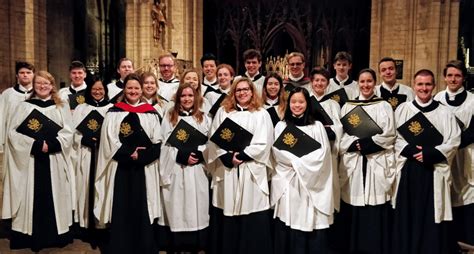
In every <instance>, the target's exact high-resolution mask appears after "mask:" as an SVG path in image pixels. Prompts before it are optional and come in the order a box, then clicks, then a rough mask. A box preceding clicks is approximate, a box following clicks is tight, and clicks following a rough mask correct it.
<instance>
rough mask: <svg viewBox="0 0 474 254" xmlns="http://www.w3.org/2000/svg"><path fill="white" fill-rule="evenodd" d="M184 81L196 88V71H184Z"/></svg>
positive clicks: (197, 83)
mask: <svg viewBox="0 0 474 254" xmlns="http://www.w3.org/2000/svg"><path fill="white" fill-rule="evenodd" d="M184 83H185V84H186V83H189V84H191V86H192V87H193V88H194V89H195V90H198V86H199V75H198V74H197V73H196V72H188V73H186V76H184Z"/></svg>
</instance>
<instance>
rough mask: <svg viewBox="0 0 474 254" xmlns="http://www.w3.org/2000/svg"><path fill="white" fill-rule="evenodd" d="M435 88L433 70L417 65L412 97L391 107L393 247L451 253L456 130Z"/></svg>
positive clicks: (406, 250) (402, 251)
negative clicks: (393, 125)
mask: <svg viewBox="0 0 474 254" xmlns="http://www.w3.org/2000/svg"><path fill="white" fill-rule="evenodd" d="M434 88H435V79H434V74H433V72H431V71H430V70H427V69H422V70H419V71H418V72H416V73H415V76H414V81H413V90H414V91H415V95H416V97H415V99H414V100H413V101H411V102H405V103H403V104H401V105H400V106H399V107H398V108H397V110H396V111H395V120H396V123H397V130H398V135H397V140H396V143H395V149H396V155H397V157H396V159H397V160H396V161H397V183H398V184H397V185H396V186H395V187H396V188H395V190H394V194H395V197H394V201H395V202H394V204H395V212H394V232H393V233H394V235H393V236H394V241H393V253H451V252H450V251H452V247H453V246H452V244H454V243H451V242H450V240H449V238H450V237H449V236H448V228H449V227H450V226H451V225H450V224H449V222H448V221H451V220H452V219H453V217H452V209H451V191H450V190H451V165H452V162H453V158H454V156H455V154H456V149H457V148H458V146H459V144H460V140H461V138H460V136H461V130H460V128H459V126H458V123H457V122H456V118H455V116H454V115H453V114H452V113H451V112H450V110H449V109H448V108H447V107H446V106H444V105H441V104H440V103H439V102H437V101H435V100H433V98H432V92H433V89H434ZM404 126H408V128H404ZM406 130H408V132H407V131H406Z"/></svg>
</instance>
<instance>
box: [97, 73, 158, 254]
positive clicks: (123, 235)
mask: <svg viewBox="0 0 474 254" xmlns="http://www.w3.org/2000/svg"><path fill="white" fill-rule="evenodd" d="M124 82H125V86H124V94H123V96H122V97H121V98H119V102H118V103H117V104H115V105H114V106H113V107H112V108H110V109H109V111H108V112H107V114H106V115H105V119H104V123H103V126H102V131H101V137H100V146H99V155H98V162H97V173H96V181H95V187H96V192H97V194H96V202H95V208H94V215H95V217H96V218H97V219H98V221H99V224H100V225H101V226H102V225H106V224H109V225H110V242H109V248H108V252H109V253H134V252H136V253H155V252H156V251H157V250H156V248H155V242H154V230H153V223H154V221H155V220H156V219H157V218H158V217H160V216H161V214H162V210H161V209H162V208H161V199H160V196H161V194H160V188H159V183H160V179H159V171H158V166H159V161H158V158H159V156H160V145H161V128H160V120H159V116H158V113H157V112H156V110H155V109H154V108H153V106H151V105H150V104H148V103H146V102H145V99H144V98H143V97H142V94H143V84H142V83H141V79H140V77H139V76H138V75H136V74H130V75H128V76H127V77H126V78H125V80H124Z"/></svg>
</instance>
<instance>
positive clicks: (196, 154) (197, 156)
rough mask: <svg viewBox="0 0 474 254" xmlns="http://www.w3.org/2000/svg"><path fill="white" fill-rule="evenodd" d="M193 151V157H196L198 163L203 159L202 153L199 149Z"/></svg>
mask: <svg viewBox="0 0 474 254" xmlns="http://www.w3.org/2000/svg"><path fill="white" fill-rule="evenodd" d="M193 153H194V155H193V157H194V158H196V159H198V162H197V163H196V164H199V163H201V162H203V161H204V155H203V154H202V152H201V151H199V150H196V151H194V152H193Z"/></svg>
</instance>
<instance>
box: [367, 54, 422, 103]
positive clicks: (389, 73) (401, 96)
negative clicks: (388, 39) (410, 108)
mask: <svg viewBox="0 0 474 254" xmlns="http://www.w3.org/2000/svg"><path fill="white" fill-rule="evenodd" d="M379 75H380V77H381V78H382V83H380V84H379V85H378V86H377V87H376V90H375V95H377V96H378V97H380V98H382V99H384V100H385V101H387V102H388V103H390V105H391V106H392V108H393V110H394V111H395V109H396V108H397V107H398V106H399V105H400V104H402V103H403V102H405V101H412V100H413V98H414V97H415V95H414V93H413V90H412V89H411V87H409V86H407V85H404V84H400V83H397V68H396V65H395V60H394V59H393V58H391V57H384V58H382V59H380V61H379Z"/></svg>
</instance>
